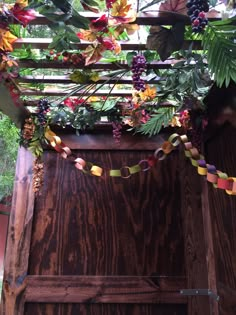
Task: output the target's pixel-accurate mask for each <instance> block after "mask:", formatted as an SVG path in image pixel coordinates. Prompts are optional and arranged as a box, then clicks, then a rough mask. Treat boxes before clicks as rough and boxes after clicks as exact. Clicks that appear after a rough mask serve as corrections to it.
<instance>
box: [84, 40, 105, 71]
mask: <svg viewBox="0 0 236 315" xmlns="http://www.w3.org/2000/svg"><path fill="white" fill-rule="evenodd" d="M105 50H106V47H104V45H102V44H101V43H96V44H94V45H89V46H88V47H87V48H86V49H85V50H84V52H83V54H82V55H83V56H84V57H85V66H88V65H90V64H92V63H96V62H98V61H99V60H100V59H101V58H102V53H103V52H104V51H105Z"/></svg>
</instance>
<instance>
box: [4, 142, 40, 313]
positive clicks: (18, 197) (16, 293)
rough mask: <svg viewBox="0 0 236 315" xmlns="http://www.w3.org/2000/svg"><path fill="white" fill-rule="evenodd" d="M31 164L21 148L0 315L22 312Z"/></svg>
mask: <svg viewBox="0 0 236 315" xmlns="http://www.w3.org/2000/svg"><path fill="white" fill-rule="evenodd" d="M32 163H33V157H32V154H31V153H30V152H29V151H27V150H26V149H24V148H23V147H21V148H20V149H19V153H18V159H17V165H16V177H15V184H14V193H13V198H12V209H11V215H10V222H9V228H8V231H9V232H8V239H7V248H6V256H5V268H4V282H3V297H2V304H1V307H2V308H1V315H18V314H19V315H20V314H23V310H24V290H25V281H24V280H25V277H26V275H27V272H28V259H29V250H30V241H31V229H32V220H33V211H34V193H33V189H32Z"/></svg>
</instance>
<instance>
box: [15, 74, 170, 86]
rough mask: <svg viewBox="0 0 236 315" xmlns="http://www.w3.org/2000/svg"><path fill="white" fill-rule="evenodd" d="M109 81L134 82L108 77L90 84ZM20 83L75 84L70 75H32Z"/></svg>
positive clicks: (156, 80)
mask: <svg viewBox="0 0 236 315" xmlns="http://www.w3.org/2000/svg"><path fill="white" fill-rule="evenodd" d="M108 79H110V80H109V82H108V83H107V84H132V83H133V80H132V78H131V77H123V78H122V79H119V76H118V77H117V78H116V77H115V78H109V77H106V76H103V77H101V78H100V79H99V80H98V81H96V82H90V84H101V83H105V82H106V81H107V80H108ZM164 80H165V79H164V78H155V79H151V80H147V83H150V84H158V83H159V82H160V81H164ZM17 81H18V82H22V83H47V84H55V83H58V84H67V83H73V81H71V79H70V78H69V76H68V75H54V76H49V75H37V76H32V75H26V76H21V77H19V78H18V79H17Z"/></svg>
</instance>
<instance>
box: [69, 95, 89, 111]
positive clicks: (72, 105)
mask: <svg viewBox="0 0 236 315" xmlns="http://www.w3.org/2000/svg"><path fill="white" fill-rule="evenodd" d="M82 103H84V100H83V99H81V98H80V99H79V98H72V97H68V98H67V99H66V100H64V105H66V106H67V107H69V108H71V109H72V110H74V109H75V108H76V106H78V105H80V104H82Z"/></svg>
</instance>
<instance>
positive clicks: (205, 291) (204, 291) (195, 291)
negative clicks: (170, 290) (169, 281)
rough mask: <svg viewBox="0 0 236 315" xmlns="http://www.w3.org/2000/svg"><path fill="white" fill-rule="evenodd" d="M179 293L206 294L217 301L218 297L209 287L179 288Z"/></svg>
mask: <svg viewBox="0 0 236 315" xmlns="http://www.w3.org/2000/svg"><path fill="white" fill-rule="evenodd" d="M180 294H183V295H188V296H198V295H199V296H201V295H208V296H209V297H211V298H212V299H214V300H215V301H217V302H218V301H219V299H220V297H219V295H217V294H216V293H214V292H213V291H212V290H210V289H186V290H181V291H180Z"/></svg>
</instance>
